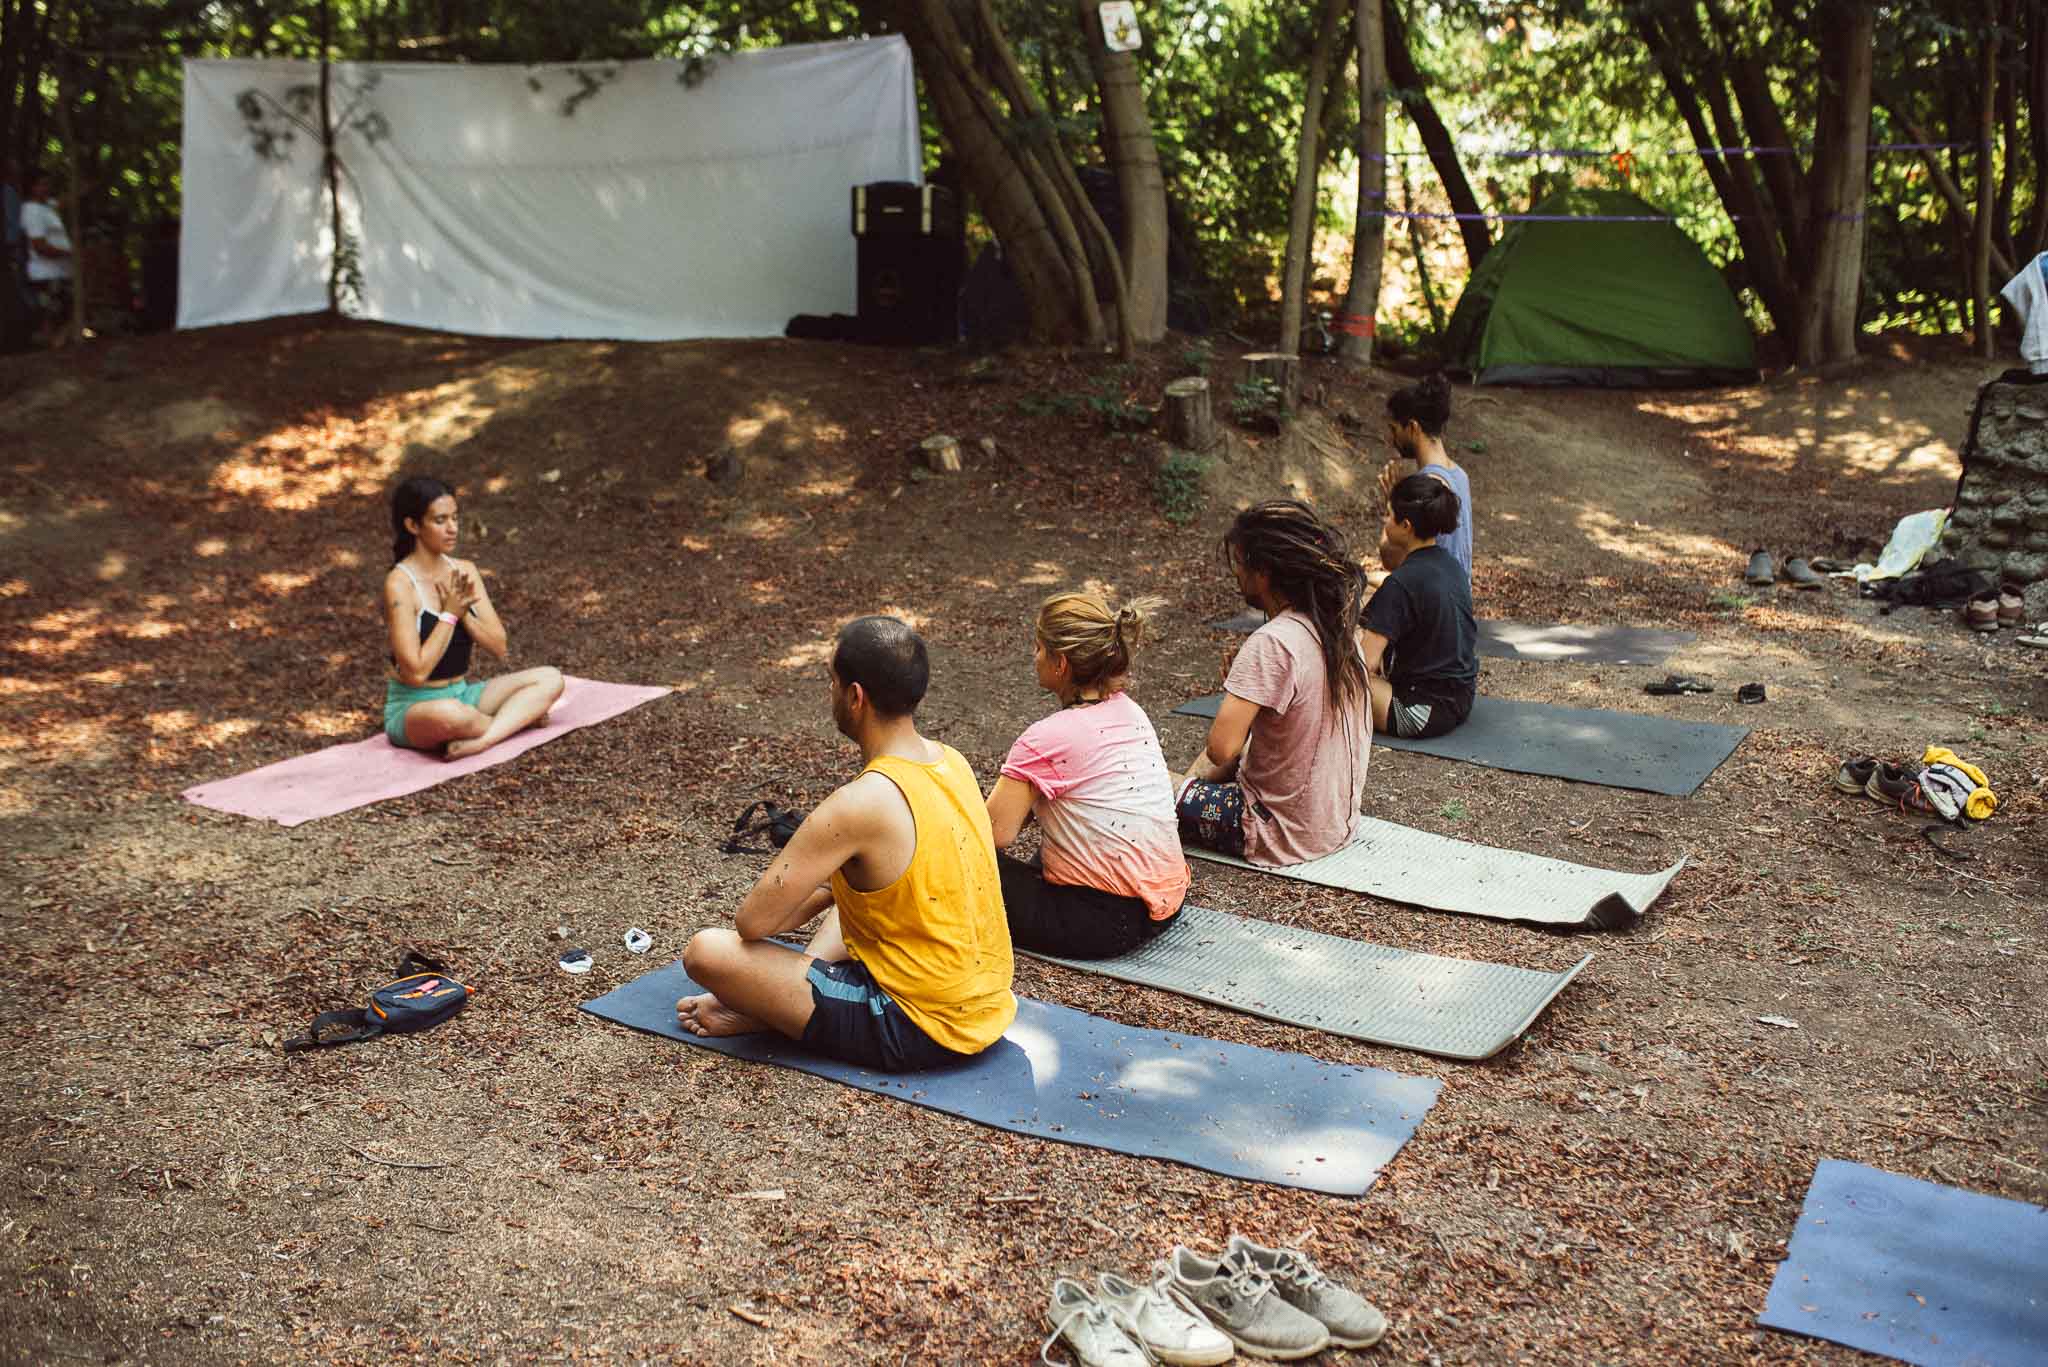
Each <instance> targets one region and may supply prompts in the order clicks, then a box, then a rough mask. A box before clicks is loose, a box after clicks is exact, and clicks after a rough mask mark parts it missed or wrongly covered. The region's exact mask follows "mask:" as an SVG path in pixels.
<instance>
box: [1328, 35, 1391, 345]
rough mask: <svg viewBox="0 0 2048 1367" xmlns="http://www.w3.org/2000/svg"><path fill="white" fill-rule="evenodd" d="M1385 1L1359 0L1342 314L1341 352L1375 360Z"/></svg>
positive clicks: (1383, 241)
mask: <svg viewBox="0 0 2048 1367" xmlns="http://www.w3.org/2000/svg"><path fill="white" fill-rule="evenodd" d="M1380 6H1381V0H1356V5H1355V8H1354V9H1353V10H1352V15H1351V31H1352V46H1353V47H1354V48H1355V49H1356V50H1357V53H1358V220H1357V226H1356V227H1355V228H1354V229H1353V231H1352V234H1351V283H1350V285H1349V286H1347V287H1346V288H1345V291H1344V312H1343V314H1342V315H1341V316H1340V317H1339V318H1338V319H1337V354H1338V355H1339V356H1341V357H1342V358H1343V359H1344V362H1345V364H1347V365H1351V366H1355V367H1358V368H1360V369H1365V368H1368V367H1370V366H1371V365H1372V343H1373V335H1374V333H1375V331H1376V330H1377V328H1378V317H1379V308H1380V271H1381V268H1382V266H1383V265H1384V264H1385V261H1386V253H1387V46H1386V42H1387V40H1386V21H1385V19H1384V18H1383V16H1382V12H1381V8H1380Z"/></svg>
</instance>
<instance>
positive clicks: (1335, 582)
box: [1179, 499, 1372, 866]
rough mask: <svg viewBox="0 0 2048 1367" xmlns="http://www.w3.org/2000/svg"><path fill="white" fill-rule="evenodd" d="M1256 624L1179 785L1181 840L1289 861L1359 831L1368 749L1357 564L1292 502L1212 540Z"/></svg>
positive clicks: (1325, 527)
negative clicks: (1259, 616)
mask: <svg viewBox="0 0 2048 1367" xmlns="http://www.w3.org/2000/svg"><path fill="white" fill-rule="evenodd" d="M1223 545H1224V551H1225V554H1227V555H1228V556H1229V557H1230V569H1231V573H1232V574H1233V575H1235V576H1236V578H1237V587H1238V589H1239V591H1241V592H1242V593H1243V594H1244V600H1245V602H1246V603H1249V604H1250V605H1251V606H1253V607H1255V608H1259V609H1262V610H1263V611H1264V612H1265V614H1266V617H1267V619H1268V620H1267V622H1266V624H1265V625H1264V626H1262V627H1260V628H1259V629H1258V630H1257V631H1255V632H1253V633H1252V636H1251V639H1249V640H1247V641H1246V642H1245V643H1244V644H1243V645H1242V646H1240V647H1238V651H1237V655H1236V658H1235V659H1233V660H1232V661H1231V664H1230V672H1229V674H1228V676H1227V677H1226V678H1225V679H1224V681H1223V702H1222V704H1221V705H1220V706H1219V707H1218V708H1217V709H1216V720H1215V722H1214V723H1213V724H1211V726H1210V727H1209V740H1208V744H1207V745H1206V746H1205V747H1204V748H1203V750H1202V753H1201V754H1199V755H1197V756H1195V760H1194V763H1192V764H1190V765H1189V766H1188V769H1187V775H1186V777H1185V778H1184V779H1183V781H1182V783H1181V788H1180V795H1179V813H1180V833H1181V838H1182V839H1184V840H1186V841H1187V842H1188V843H1189V844H1191V845H1198V846H1200V847H1202V848H1203V849H1209V850H1217V851H1219V852H1221V853H1223V854H1230V855H1236V856H1239V857H1240V858H1244V859H1248V860H1250V861H1251V862H1252V863H1254V864H1265V865H1269V866H1273V865H1284V864H1299V863H1301V862H1302V861H1304V860H1308V859H1316V858H1319V857H1321V856H1322V855H1326V854H1329V853H1330V852H1331V851H1333V850H1336V849H1339V848H1340V847H1342V846H1343V845H1345V844H1346V843H1347V842H1349V841H1350V839H1351V837H1352V836H1353V835H1355V834H1356V833H1357V830H1358V809H1359V806H1360V803H1361V802H1362V801H1363V799H1364V797H1365V770H1366V763H1367V761H1368V760H1369V759H1370V758H1371V756H1372V708H1371V702H1370V693H1369V689H1368V685H1367V682H1366V670H1365V657H1364V655H1362V654H1361V653H1360V651H1359V645H1358V623H1359V604H1360V602H1361V601H1362V600H1363V598H1364V593H1365V571H1364V570H1362V569H1360V568H1359V567H1358V565H1357V564H1356V563H1355V562H1354V561H1353V560H1352V558H1351V548H1350V546H1349V545H1348V544H1346V542H1345V540H1344V535H1343V533H1342V532H1340V531H1339V530H1338V529H1337V528H1336V527H1334V526H1332V525H1330V524H1329V523H1327V522H1325V521H1323V520H1322V519H1321V518H1320V517H1318V516H1316V512H1315V510H1314V509H1313V508H1311V507H1309V506H1308V505H1307V504H1306V503H1302V502H1299V501H1298V500H1295V499H1276V500H1274V501H1272V502H1269V503H1260V504H1256V505H1254V506H1253V507H1250V508H1247V509H1245V510H1244V511H1243V512H1241V513H1239V514H1238V515H1237V520H1236V521H1235V522H1234V523H1232V524H1231V527H1230V531H1229V532H1228V533H1227V534H1226V535H1225V536H1224V538H1223Z"/></svg>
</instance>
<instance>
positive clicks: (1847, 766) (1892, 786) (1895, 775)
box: [1835, 755, 1927, 812]
mask: <svg viewBox="0 0 2048 1367" xmlns="http://www.w3.org/2000/svg"><path fill="white" fill-rule="evenodd" d="M1835 787H1837V788H1839V789H1841V790H1842V791H1843V792H1845V793H1856V794H1859V795H1861V796H1863V797H1867V798H1869V799H1870V800H1871V801H1873V802H1877V803H1881V804H1882V805H1884V806H1886V807H1897V808H1898V809H1899V810H1900V811H1902V812H1916V811H1924V810H1926V809H1927V804H1926V800H1925V799H1924V798H1923V797H1921V795H1920V766H1919V765H1917V764H1892V763H1890V762H1888V761H1886V760H1881V759H1878V758H1877V757H1876V756H1874V755H1858V756H1856V757H1855V758H1853V759H1845V760H1843V761H1842V764H1841V767H1840V768H1838V769H1836V770H1835Z"/></svg>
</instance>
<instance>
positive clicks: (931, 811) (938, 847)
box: [832, 745, 1017, 1054]
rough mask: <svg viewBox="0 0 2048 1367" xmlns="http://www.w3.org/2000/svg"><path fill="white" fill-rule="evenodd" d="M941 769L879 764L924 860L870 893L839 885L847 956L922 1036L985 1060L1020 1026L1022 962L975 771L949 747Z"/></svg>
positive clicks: (836, 896)
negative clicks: (1013, 951) (1015, 978)
mask: <svg viewBox="0 0 2048 1367" xmlns="http://www.w3.org/2000/svg"><path fill="white" fill-rule="evenodd" d="M940 749H941V750H942V751H943V752H944V753H943V754H942V755H941V756H940V758H939V762H938V763H936V764H919V763H917V762H916V761H915V760H908V759H902V758H900V757H898V756H895V755H882V756H879V757H878V758H877V759H876V760H875V761H874V762H873V763H872V764H870V765H868V767H867V769H866V770H863V771H862V772H864V773H865V772H869V771H872V772H874V773H878V774H881V775H882V776H883V777H884V778H886V779H888V780H889V781H890V782H891V783H894V784H895V785H896V787H897V789H898V790H899V791H900V792H901V793H902V794H903V800H904V801H905V802H908V803H909V804H910V816H911V819H912V820H913V821H914V822H916V824H917V852H916V853H915V854H913V855H912V856H911V858H910V867H909V868H907V869H905V870H904V871H903V876H902V877H901V878H898V879H897V880H896V881H895V882H893V883H891V884H889V886H887V887H885V888H877V889H876V890H875V891H873V892H862V891H860V890H859V889H858V888H855V887H853V886H851V885H850V884H848V883H847V881H846V879H845V877H844V876H842V875H841V874H839V873H837V872H835V873H834V874H833V875H832V900H833V902H834V903H835V904H836V905H837V906H838V908H839V928H840V930H841V931H842V932H843V933H844V934H845V936H846V947H847V948H848V949H849V950H851V951H852V952H853V957H854V958H856V959H858V960H860V962H861V963H862V964H864V965H865V966H866V967H867V970H868V972H869V973H870V974H872V975H873V977H874V979H875V982H876V983H877V984H878V985H879V986H880V987H881V989H882V990H883V991H884V992H887V993H888V994H889V995H890V996H891V997H893V998H895V1000H896V1004H897V1005H898V1006H900V1007H902V1008H903V1014H904V1015H906V1016H908V1017H910V1019H911V1020H912V1021H914V1022H915V1023H916V1024H917V1027H918V1028H919V1029H920V1030H922V1031H924V1032H925V1034H927V1035H929V1036H930V1037H931V1038H932V1040H933V1041H934V1042H935V1043H938V1044H941V1045H943V1046H945V1047H946V1048H948V1049H951V1050H952V1051H953V1052H955V1053H957V1054H978V1053H980V1052H981V1051H982V1050H983V1049H986V1048H987V1047H988V1046H989V1045H991V1044H994V1043H995V1042H996V1040H997V1039H998V1038H1000V1037H1001V1036H1002V1033H1003V1031H1005V1030H1007V1029H1009V1028H1010V1022H1011V1021H1012V1020H1015V1019H1016V1016H1017V998H1016V997H1015V996H1014V995H1013V994H1012V993H1011V991H1010V975H1011V973H1012V971H1013V970H1014V968H1015V962H1014V960H1012V958H1011V956H1010V923H1009V919H1008V918H1007V917H1006V916H1004V914H1003V886H1002V880H1001V878H1000V877H999V876H998V874H997V873H996V854H995V836H994V834H993V832H991V831H990V829H989V824H988V807H987V804H985V803H984V802H983V801H982V797H981V790H980V789H979V788H978V787H977V786H976V785H975V782H974V771H973V770H972V769H969V768H968V767H967V761H966V760H964V759H962V758H961V757H960V752H959V751H957V750H955V749H954V748H953V747H952V746H950V745H945V746H941V747H940Z"/></svg>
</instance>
